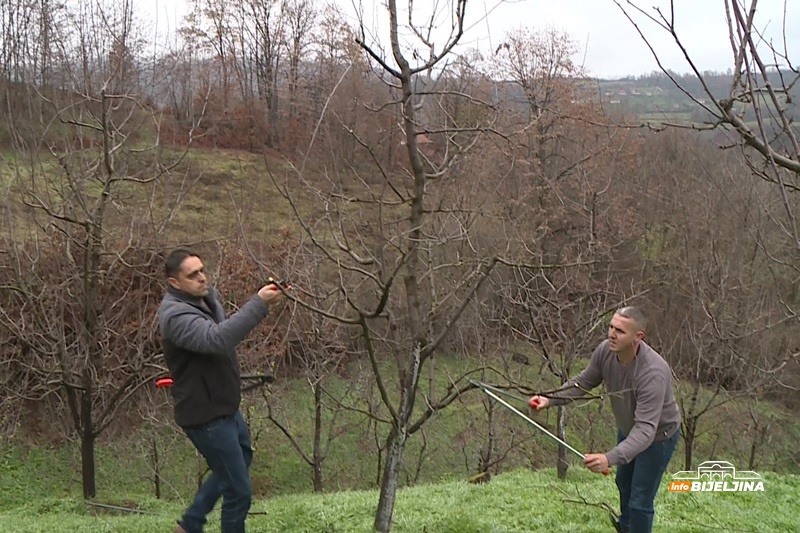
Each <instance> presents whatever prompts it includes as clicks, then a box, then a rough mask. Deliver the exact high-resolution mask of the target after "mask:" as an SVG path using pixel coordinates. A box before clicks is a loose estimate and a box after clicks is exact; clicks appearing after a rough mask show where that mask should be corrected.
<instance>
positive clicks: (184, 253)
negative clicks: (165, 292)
mask: <svg viewBox="0 0 800 533" xmlns="http://www.w3.org/2000/svg"><path fill="white" fill-rule="evenodd" d="M187 257H198V258H199V257H200V256H199V255H197V254H196V253H194V252H193V251H192V250H190V249H189V248H183V247H182V248H175V249H174V250H172V251H171V252H170V253H169V255H168V256H167V260H166V261H165V262H164V271H165V273H166V274H167V277H168V278H174V277H177V275H178V273H180V271H181V264H182V263H183V261H184V259H186V258H187Z"/></svg>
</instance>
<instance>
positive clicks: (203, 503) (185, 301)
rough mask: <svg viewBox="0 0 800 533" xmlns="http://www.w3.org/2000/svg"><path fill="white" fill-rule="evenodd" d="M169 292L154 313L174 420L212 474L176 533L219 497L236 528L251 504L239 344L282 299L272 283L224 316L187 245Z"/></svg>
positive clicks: (174, 263)
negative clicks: (167, 375) (241, 402)
mask: <svg viewBox="0 0 800 533" xmlns="http://www.w3.org/2000/svg"><path fill="white" fill-rule="evenodd" d="M165 270H166V275H167V283H168V286H167V293H166V295H164V299H163V300H162V302H161V306H160V307H159V310H158V321H159V327H160V329H161V341H162V347H163V350H164V358H165V360H166V363H167V367H168V368H169V371H170V375H171V376H172V379H173V385H172V389H171V390H172V398H173V401H174V404H175V422H176V423H177V424H178V425H179V426H180V427H181V428H182V429H183V431H184V432H185V433H186V435H187V436H188V437H189V439H190V440H191V441H192V443H193V444H194V446H195V447H196V448H197V450H198V451H199V452H200V453H201V454H202V455H203V457H204V458H205V460H206V462H207V463H208V466H209V468H210V469H211V474H210V475H209V476H208V478H207V479H206V481H205V482H204V483H203V485H202V486H201V487H200V489H199V490H198V491H197V495H196V496H195V498H194V502H193V503H192V504H191V506H189V508H188V509H187V510H186V512H185V513H184V515H183V517H182V518H181V520H180V521H179V522H178V527H177V529H176V533H200V532H202V531H203V526H204V525H205V523H206V515H207V514H208V513H209V512H210V511H211V509H213V507H214V505H215V504H216V502H217V501H218V500H219V498H220V496H222V533H241V532H244V530H245V526H244V523H245V519H246V518H247V512H248V511H249V509H250V501H251V497H252V489H251V486H250V474H249V467H250V461H251V460H252V458H253V449H252V447H251V442H250V435H249V433H248V430H247V426H246V425H245V422H244V419H243V418H242V415H241V413H240V412H239V402H240V401H241V378H240V373H239V359H238V357H237V356H236V346H237V345H238V344H239V343H240V342H241V341H242V340H243V339H244V338H245V337H246V336H247V335H248V334H249V333H250V332H251V331H252V330H253V329H254V328H255V327H256V326H257V325H258V324H259V323H260V322H261V321H262V320H263V319H264V318H265V317H266V316H267V314H268V313H269V308H268V304H271V303H274V302H277V301H278V300H279V299H281V297H282V296H283V293H282V292H281V290H280V289H279V288H278V287H276V286H275V285H273V284H270V285H265V286H264V287H262V288H261V289H260V290H259V291H258V294H256V295H254V296H253V297H252V298H251V299H250V301H248V302H247V303H246V304H244V305H243V306H242V307H241V308H240V309H239V310H238V311H237V312H236V313H234V314H233V315H231V316H230V317H228V318H225V313H224V311H223V309H222V306H221V305H220V303H219V300H218V298H217V293H216V291H215V290H214V289H213V288H210V287H209V286H208V276H207V274H206V271H205V267H204V265H203V261H202V260H201V259H200V257H198V256H197V254H195V253H193V252H192V251H191V250H189V249H186V248H179V249H177V250H174V251H173V252H171V253H170V254H169V256H168V257H167V260H166V265H165Z"/></svg>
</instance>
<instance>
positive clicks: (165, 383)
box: [156, 378, 173, 389]
mask: <svg viewBox="0 0 800 533" xmlns="http://www.w3.org/2000/svg"><path fill="white" fill-rule="evenodd" d="M172 383H173V381H172V378H159V379H157V380H156V387H158V388H159V389H162V388H164V387H171V386H172Z"/></svg>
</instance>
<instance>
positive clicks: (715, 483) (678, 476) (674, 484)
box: [669, 461, 764, 492]
mask: <svg viewBox="0 0 800 533" xmlns="http://www.w3.org/2000/svg"><path fill="white" fill-rule="evenodd" d="M669 490H670V492H763V491H764V481H763V480H762V479H761V474H759V473H758V472H753V471H752V470H736V467H735V466H733V464H732V463H730V462H728V461H705V462H703V463H700V465H698V467H697V470H681V471H680V472H675V473H674V474H672V481H671V482H670V484H669Z"/></svg>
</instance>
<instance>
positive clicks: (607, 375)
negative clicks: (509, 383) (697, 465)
mask: <svg viewBox="0 0 800 533" xmlns="http://www.w3.org/2000/svg"><path fill="white" fill-rule="evenodd" d="M646 323H647V320H646V318H645V316H644V313H642V311H641V310H640V309H638V308H636V307H624V308H622V309H620V310H618V311H617V312H616V313H615V314H614V316H613V318H612V319H611V324H610V326H609V328H608V339H607V340H605V341H603V342H602V343H600V345H599V346H598V347H597V349H595V351H594V353H592V357H591V359H590V361H589V366H587V367H586V370H584V371H583V372H581V373H580V374H579V375H578V376H577V377H575V378H574V379H572V380H570V381H569V382H567V384H566V385H565V386H564V387H562V389H561V390H559V391H558V392H557V393H555V394H550V395H548V396H533V397H532V398H531V399H530V404H531V406H532V407H535V408H536V409H537V410H541V409H545V408H547V407H549V406H551V405H564V404H566V403H567V402H569V401H570V399H575V398H580V397H581V396H584V395H586V393H587V391H589V390H590V389H593V388H594V387H597V386H598V385H600V383H601V382H604V383H605V388H606V391H608V395H609V396H610V398H611V408H612V410H613V411H614V418H615V419H616V422H617V446H616V447H614V448H613V449H611V450H610V451H608V452H606V453H587V454H586V455H585V460H584V464H585V465H586V467H587V468H589V469H590V470H592V471H593V472H603V471H604V470H606V469H607V468H608V467H609V466H615V465H616V466H617V476H616V481H617V488H618V489H619V497H620V498H619V499H620V517H619V524H618V530H619V531H621V532H631V533H649V532H650V531H651V530H652V528H653V517H654V516H655V507H654V501H655V497H656V493H657V492H658V487H659V485H660V484H661V477H662V476H663V474H664V471H665V470H666V468H667V465H668V464H669V461H670V459H671V458H672V454H673V452H674V451H675V447H676V446H677V444H678V438H679V435H680V427H681V415H680V410H679V409H678V404H677V403H676V402H675V396H674V393H673V391H672V371H671V370H670V367H669V365H668V364H667V362H666V361H665V360H664V359H663V358H662V357H661V356H660V355H659V354H658V352H656V351H655V350H653V348H651V347H650V346H648V345H647V343H645V342H644V340H643V339H644V330H645V326H646Z"/></svg>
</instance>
